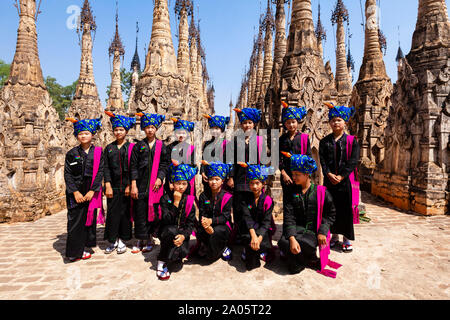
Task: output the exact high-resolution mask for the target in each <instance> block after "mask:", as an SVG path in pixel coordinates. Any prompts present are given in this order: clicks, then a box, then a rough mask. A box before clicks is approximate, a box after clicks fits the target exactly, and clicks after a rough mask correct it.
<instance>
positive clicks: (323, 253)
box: [317, 186, 342, 278]
mask: <svg viewBox="0 0 450 320" xmlns="http://www.w3.org/2000/svg"><path fill="white" fill-rule="evenodd" d="M325 191H326V188H325V187H324V186H317V233H318V232H319V228H320V225H321V224H322V213H323V205H324V202H325ZM330 240H331V234H330V231H328V234H327V244H326V245H325V246H319V253H320V271H317V272H319V273H320V274H323V275H324V276H327V277H330V278H336V275H337V273H336V271H333V270H329V269H325V268H326V267H327V266H328V267H330V268H333V269H339V268H340V267H341V266H342V265H341V264H339V263H337V262H334V261H331V260H329V259H328V256H329V255H330Z"/></svg>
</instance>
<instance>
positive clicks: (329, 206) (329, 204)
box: [319, 190, 336, 236]
mask: <svg viewBox="0 0 450 320" xmlns="http://www.w3.org/2000/svg"><path fill="white" fill-rule="evenodd" d="M335 219H336V208H335V206H334V203H333V197H332V196H331V194H330V193H329V192H328V190H327V191H325V201H324V204H323V213H322V223H321V224H320V228H319V233H320V234H322V235H325V236H326V235H327V233H328V231H330V228H331V226H332V225H333V223H334V221H335Z"/></svg>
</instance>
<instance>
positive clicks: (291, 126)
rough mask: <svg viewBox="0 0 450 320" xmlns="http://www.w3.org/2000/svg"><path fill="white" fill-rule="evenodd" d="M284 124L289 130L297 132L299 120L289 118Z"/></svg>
mask: <svg viewBox="0 0 450 320" xmlns="http://www.w3.org/2000/svg"><path fill="white" fill-rule="evenodd" d="M284 126H285V127H286V129H287V131H289V132H295V131H297V128H298V122H297V120H296V119H289V120H287V121H286V122H285V123H284Z"/></svg>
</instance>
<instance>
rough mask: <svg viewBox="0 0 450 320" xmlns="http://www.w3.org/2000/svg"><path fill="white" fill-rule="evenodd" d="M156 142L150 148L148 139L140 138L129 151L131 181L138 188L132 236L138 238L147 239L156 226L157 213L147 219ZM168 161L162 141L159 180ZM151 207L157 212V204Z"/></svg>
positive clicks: (134, 205)
mask: <svg viewBox="0 0 450 320" xmlns="http://www.w3.org/2000/svg"><path fill="white" fill-rule="evenodd" d="M156 143H157V140H155V141H154V144H153V147H152V148H151V150H150V146H149V143H148V140H147V139H144V140H141V141H139V142H138V143H137V144H136V145H135V146H134V148H133V152H132V153H131V164H130V167H131V181H133V180H136V185H137V188H138V199H137V200H133V211H134V236H135V238H136V239H138V240H148V239H149V237H150V235H151V234H152V233H154V232H155V231H156V229H157V226H158V220H159V217H158V214H155V220H154V221H153V222H149V221H148V197H149V187H150V178H151V174H152V168H153V162H154V161H155V159H154V157H155V150H156ZM169 161H170V154H169V152H168V150H167V148H166V147H165V145H164V143H162V147H161V155H160V162H159V167H158V173H157V178H159V179H160V180H161V181H164V178H165V177H166V174H167V169H168V166H169ZM161 187H162V186H161ZM153 208H154V212H155V213H158V212H159V205H158V204H154V205H153Z"/></svg>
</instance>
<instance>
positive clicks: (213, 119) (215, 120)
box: [203, 114, 230, 132]
mask: <svg viewBox="0 0 450 320" xmlns="http://www.w3.org/2000/svg"><path fill="white" fill-rule="evenodd" d="M203 117H204V118H206V119H208V125H209V127H210V128H214V127H217V128H220V130H222V132H224V131H225V129H226V127H227V124H228V123H230V117H222V116H212V115H210V114H204V115H203Z"/></svg>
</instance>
